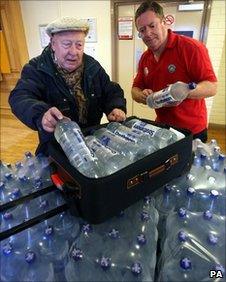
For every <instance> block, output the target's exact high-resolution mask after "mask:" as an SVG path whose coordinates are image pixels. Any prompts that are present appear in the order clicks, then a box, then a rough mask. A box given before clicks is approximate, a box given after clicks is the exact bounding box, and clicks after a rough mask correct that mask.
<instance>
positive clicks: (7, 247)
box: [2, 242, 13, 256]
mask: <svg viewBox="0 0 226 282" xmlns="http://www.w3.org/2000/svg"><path fill="white" fill-rule="evenodd" d="M12 251H13V246H12V244H11V243H9V242H8V243H6V244H4V245H3V247H2V252H3V254H4V255H5V256H8V255H10V254H11V253H12Z"/></svg>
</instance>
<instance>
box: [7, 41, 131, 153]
mask: <svg viewBox="0 0 226 282" xmlns="http://www.w3.org/2000/svg"><path fill="white" fill-rule="evenodd" d="M83 59H84V74H83V79H82V89H83V92H84V95H85V97H86V99H87V108H88V117H87V124H79V125H80V126H81V127H82V128H84V127H88V126H92V125H97V124H100V120H101V118H102V115H103V113H105V114H106V115H108V114H109V113H110V112H111V111H112V110H113V109H114V108H119V109H122V110H123V111H124V112H126V100H125V99H124V93H123V90H122V88H121V87H120V86H119V85H118V84H117V83H114V82H112V81H110V78H109V76H108V75H107V74H106V72H105V70H104V69H103V68H102V66H101V65H100V64H99V63H98V62H97V61H96V60H95V59H93V58H92V57H90V56H88V55H86V54H84V58H83ZM9 104H10V106H11V109H12V112H13V113H14V115H15V116H16V117H17V118H18V119H20V120H21V121H22V122H23V123H24V124H26V125H27V126H28V127H30V128H31V129H33V130H37V131H38V134H39V141H40V144H39V146H38V148H37V150H36V153H39V152H43V153H44V154H47V155H48V151H47V143H48V141H49V140H50V139H51V138H53V134H52V133H48V132H46V131H44V129H43V128H42V125H41V120H42V117H43V115H44V113H45V112H46V111H47V110H48V109H49V108H51V107H53V106H55V107H57V108H58V109H59V110H60V111H61V112H62V113H63V115H65V116H67V117H70V118H71V119H72V120H74V121H76V122H78V107H77V105H76V101H75V98H74V96H73V95H72V94H71V93H70V91H69V88H68V87H67V85H66V83H65V81H64V79H63V78H62V77H61V75H60V74H59V72H58V71H57V69H56V67H55V65H54V63H53V60H52V57H51V51H50V47H49V46H47V47H46V48H45V49H44V50H43V52H42V54H41V55H40V56H38V57H36V58H33V59H31V60H30V61H29V63H28V64H26V65H25V66H24V67H23V70H22V73H21V78H20V79H19V80H18V82H17V85H16V87H15V88H14V89H13V90H12V91H11V93H10V96H9Z"/></svg>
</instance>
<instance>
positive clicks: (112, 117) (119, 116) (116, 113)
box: [107, 109, 126, 121]
mask: <svg viewBox="0 0 226 282" xmlns="http://www.w3.org/2000/svg"><path fill="white" fill-rule="evenodd" d="M107 119H108V120H109V121H124V120H125V119H126V114H125V113H124V112H123V111H122V110H120V109H114V110H112V111H111V112H110V114H109V115H108V116H107Z"/></svg>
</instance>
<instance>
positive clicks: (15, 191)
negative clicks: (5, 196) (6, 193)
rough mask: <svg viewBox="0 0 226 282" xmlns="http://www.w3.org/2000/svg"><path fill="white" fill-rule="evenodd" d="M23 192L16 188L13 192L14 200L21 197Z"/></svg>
mask: <svg viewBox="0 0 226 282" xmlns="http://www.w3.org/2000/svg"><path fill="white" fill-rule="evenodd" d="M20 194H21V192H20V189H19V188H14V189H13V190H12V192H11V196H12V198H13V199H14V198H18V197H19V196H20Z"/></svg>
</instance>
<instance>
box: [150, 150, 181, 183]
mask: <svg viewBox="0 0 226 282" xmlns="http://www.w3.org/2000/svg"><path fill="white" fill-rule="evenodd" d="M178 159H179V158H178V154H176V155H174V156H172V157H171V158H169V159H168V160H166V161H165V163H164V164H162V165H160V166H158V167H156V168H154V169H152V170H150V171H149V178H151V177H153V176H156V175H158V174H160V173H162V172H164V171H168V170H169V169H170V168H171V167H172V166H173V165H175V164H176V163H177V162H178Z"/></svg>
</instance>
